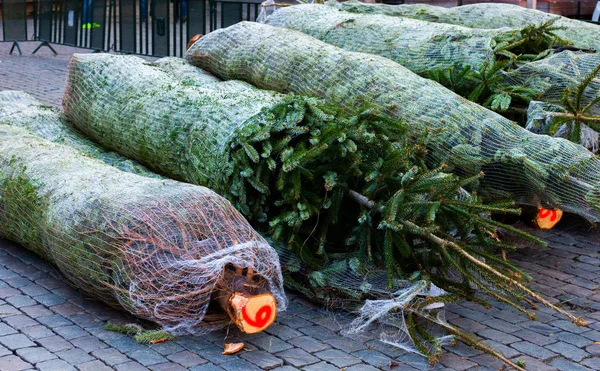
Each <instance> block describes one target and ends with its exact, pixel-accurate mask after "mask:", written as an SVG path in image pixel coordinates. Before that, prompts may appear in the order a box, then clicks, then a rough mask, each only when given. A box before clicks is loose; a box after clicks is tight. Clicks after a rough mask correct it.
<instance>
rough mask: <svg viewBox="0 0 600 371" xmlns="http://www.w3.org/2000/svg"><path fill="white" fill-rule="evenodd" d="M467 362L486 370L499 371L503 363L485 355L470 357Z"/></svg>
mask: <svg viewBox="0 0 600 371" xmlns="http://www.w3.org/2000/svg"><path fill="white" fill-rule="evenodd" d="M469 360H470V361H472V362H475V363H476V364H478V365H480V366H482V367H484V368H485V369H488V370H500V369H501V368H502V367H504V362H502V361H500V360H499V359H497V358H495V357H492V356H491V355H489V354H485V353H484V354H481V355H478V356H475V357H471V358H469Z"/></svg>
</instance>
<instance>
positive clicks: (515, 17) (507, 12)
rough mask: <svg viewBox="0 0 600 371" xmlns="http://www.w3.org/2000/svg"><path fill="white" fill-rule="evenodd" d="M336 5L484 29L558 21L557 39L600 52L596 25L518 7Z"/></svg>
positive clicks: (356, 3)
mask: <svg viewBox="0 0 600 371" xmlns="http://www.w3.org/2000/svg"><path fill="white" fill-rule="evenodd" d="M333 5H334V6H336V7H337V6H339V7H340V8H341V9H342V10H345V11H348V12H353V13H370V14H385V15H390V16H398V17H408V18H415V19H420V20H423V21H428V22H437V23H448V24H455V25H459V26H465V27H471V28H483V29H491V28H502V27H510V28H523V27H527V26H530V25H539V24H541V23H545V22H548V21H551V20H555V23H554V25H555V26H558V27H563V28H564V29H563V30H559V31H556V34H557V35H558V36H560V37H561V38H563V39H565V40H567V41H569V42H570V43H572V44H573V46H575V47H578V48H584V49H587V48H591V49H597V50H600V32H599V31H600V27H598V26H597V25H594V24H591V23H586V22H583V21H578V20H574V19H569V18H566V17H561V16H557V15H554V14H548V13H544V12H541V11H538V10H534V9H527V8H524V7H521V6H518V5H510V4H490V3H485V4H472V5H464V6H458V7H454V8H443V7H438V6H432V5H427V4H414V5H385V4H365V3H361V2H359V1H352V0H351V1H347V2H344V3H341V4H339V5H338V4H335V3H333Z"/></svg>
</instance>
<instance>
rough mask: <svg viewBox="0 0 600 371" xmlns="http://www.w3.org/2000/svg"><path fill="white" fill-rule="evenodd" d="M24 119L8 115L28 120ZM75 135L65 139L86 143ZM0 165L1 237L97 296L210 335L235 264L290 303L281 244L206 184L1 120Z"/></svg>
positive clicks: (179, 330) (167, 325)
mask: <svg viewBox="0 0 600 371" xmlns="http://www.w3.org/2000/svg"><path fill="white" fill-rule="evenodd" d="M18 102H19V104H21V103H23V104H30V107H33V106H35V104H36V103H35V101H29V102H26V99H23V100H20V101H18ZM3 112H5V111H3ZM53 114H54V113H53V112H52V111H49V112H45V113H44V115H43V117H44V119H45V120H46V121H45V124H44V125H47V124H49V123H50V121H51V120H53V118H52V117H51V116H52V115H53ZM24 115H25V117H22V116H20V115H18V114H16V113H13V114H12V115H10V117H5V116H4V117H2V119H1V120H6V121H9V122H10V121H11V120H12V121H13V122H15V121H16V122H17V125H19V126H28V125H22V121H26V120H28V118H27V117H26V116H27V113H25V114H24ZM11 117H12V119H11ZM19 121H20V122H19ZM56 122H58V121H56ZM39 123H40V122H39V121H38V124H39ZM59 124H60V123H59ZM52 125H53V124H52V123H50V124H49V126H46V127H47V129H48V131H50V132H55V133H59V132H61V131H63V132H66V130H65V129H64V128H63V129H61V128H59V127H58V126H54V127H52ZM69 135H70V134H69ZM78 140H79V139H75V138H70V139H68V140H66V142H70V143H71V144H74V145H75V146H79V147H81V146H83V147H87V146H89V143H83V144H82V143H77V141H78ZM97 152H98V153H100V152H102V151H101V150H99V149H98V150H97ZM88 155H89V152H88ZM0 167H1V168H2V171H1V172H0V200H1V202H0V235H2V236H4V237H6V238H9V239H12V240H14V241H16V242H18V243H20V244H22V245H23V246H25V247H27V248H28V249H30V250H32V251H34V252H36V253H38V254H39V255H41V256H42V257H44V258H46V259H48V260H49V261H51V262H52V263H53V264H55V265H56V266H57V268H58V269H59V271H60V272H61V273H62V274H63V275H64V276H65V277H66V278H67V279H69V281H71V283H72V284H73V285H74V286H76V287H78V288H80V289H81V290H83V291H85V292H86V293H88V294H89V295H92V296H93V297H96V298H98V299H100V300H103V301H105V302H106V303H108V304H110V305H113V306H115V307H122V308H125V309H126V310H127V311H129V312H130V313H132V314H134V315H136V316H139V317H142V318H146V319H149V320H151V321H154V322H156V323H158V324H160V325H161V326H163V328H164V329H165V330H167V331H170V332H173V333H174V334H186V333H193V334H198V333H203V332H207V331H210V330H212V329H214V328H216V327H220V326H222V325H223V323H224V322H223V318H220V319H219V321H215V322H210V321H208V322H207V321H204V319H205V315H206V312H207V309H208V305H209V303H210V301H211V297H212V295H214V294H215V293H216V292H218V290H224V292H226V290H227V287H224V286H223V282H222V281H223V277H224V275H225V271H226V269H229V267H230V265H233V266H235V267H243V268H251V269H253V271H254V277H255V281H256V283H257V284H260V285H263V286H264V287H266V288H268V289H269V291H270V292H271V293H273V295H274V297H275V298H276V300H277V303H278V305H279V309H280V310H284V309H285V306H286V299H285V296H284V293H283V286H282V285H283V282H282V277H281V270H280V267H279V260H278V256H277V254H276V252H275V250H274V249H273V248H271V247H270V246H269V244H268V243H267V242H266V241H265V240H264V239H263V238H262V237H261V236H260V235H258V234H257V233H256V232H255V231H254V230H253V229H252V227H250V225H249V224H248V222H247V221H246V220H245V219H244V218H243V217H242V216H241V215H240V214H239V213H238V212H237V211H236V210H235V209H234V208H233V207H232V205H231V204H230V203H229V202H228V201H227V200H225V199H223V198H222V197H220V196H219V195H217V194H216V193H214V192H213V191H211V190H209V189H207V188H203V187H199V186H193V185H189V184H184V183H179V182H176V181H171V180H161V179H152V178H148V177H142V176H139V175H135V174H131V173H126V172H122V171H119V170H117V169H115V168H113V167H111V166H108V165H106V164H104V163H102V162H99V161H97V160H95V159H92V158H90V157H88V156H84V155H82V153H81V152H79V151H77V150H75V149H73V148H70V147H67V146H64V145H60V144H55V143H52V142H49V141H47V140H44V139H42V138H40V137H38V136H35V135H33V134H31V133H30V132H28V131H26V130H25V129H23V128H19V127H16V126H6V125H2V126H0Z"/></svg>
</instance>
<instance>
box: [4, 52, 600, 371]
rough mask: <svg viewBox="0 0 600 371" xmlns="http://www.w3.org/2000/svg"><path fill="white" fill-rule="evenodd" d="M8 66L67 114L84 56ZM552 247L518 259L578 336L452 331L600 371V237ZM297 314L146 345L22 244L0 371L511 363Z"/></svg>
mask: <svg viewBox="0 0 600 371" xmlns="http://www.w3.org/2000/svg"><path fill="white" fill-rule="evenodd" d="M35 46H36V43H24V44H23V51H24V53H25V54H24V55H23V56H18V55H13V56H8V49H9V47H10V43H0V90H5V89H20V90H25V91H28V92H30V93H32V94H33V95H35V96H37V97H38V98H39V99H41V100H42V101H44V102H46V103H48V104H54V105H59V104H60V96H61V93H62V90H63V86H64V78H65V70H66V65H67V62H68V57H69V55H70V54H71V53H73V52H85V51H84V50H81V49H73V48H68V47H61V46H57V47H56V49H57V50H58V51H59V53H60V54H59V55H58V56H57V57H54V56H52V54H51V53H50V51H49V50H44V49H42V51H40V52H39V54H38V55H36V56H31V55H29V54H28V53H30V52H31V50H33V48H35ZM538 234H539V235H540V236H542V237H544V238H545V239H546V240H548V241H549V242H550V246H549V247H548V248H541V247H523V248H521V249H519V250H518V252H515V253H512V254H511V255H510V258H511V260H513V261H515V262H516V263H517V265H519V266H521V267H522V268H524V269H525V270H526V271H527V272H529V273H530V274H531V276H532V277H533V279H534V280H533V283H532V284H531V287H533V288H535V289H536V290H539V291H541V292H542V293H543V294H545V296H546V297H549V298H551V299H552V301H553V302H561V303H563V305H564V306H565V307H567V308H569V309H571V310H572V311H573V312H574V313H575V314H577V315H580V316H583V317H584V318H585V319H586V320H588V322H589V327H577V326H575V325H573V324H571V323H570V322H569V321H567V320H566V319H565V318H564V317H562V316H561V315H558V314H556V313H553V312H550V311H549V310H547V309H545V308H541V309H540V310H539V311H538V320H537V321H530V320H528V319H527V318H526V317H525V316H524V315H522V314H520V313H518V312H516V311H515V310H513V309H512V308H510V307H506V306H504V305H501V304H494V305H493V307H492V308H491V309H489V310H485V309H483V308H481V307H479V306H477V305H474V304H473V303H469V302H461V303H458V304H451V305H450V306H449V309H448V312H447V318H448V320H449V322H450V323H452V324H454V325H456V326H458V327H460V328H462V329H464V330H467V331H469V332H472V333H475V334H477V335H478V336H479V337H481V338H483V339H485V340H486V342H487V343H488V344H490V345H491V346H492V347H493V348H495V349H497V350H499V351H501V352H503V353H504V354H505V355H507V356H508V357H510V358H511V359H513V360H522V361H523V362H524V364H525V367H526V368H527V369H528V370H600V233H599V232H598V230H590V229H589V227H588V226H587V225H586V224H585V223H583V222H578V223H573V222H572V223H568V222H567V223H563V224H562V225H560V227H559V228H557V229H555V230H552V231H548V232H543V233H541V232H540V233H538ZM288 296H289V299H290V306H289V310H288V311H287V312H285V313H281V314H279V316H278V319H277V321H276V323H275V324H274V325H273V326H271V327H270V328H269V329H267V330H266V331H265V332H263V333H261V334H256V335H250V336H242V335H240V334H239V333H238V332H237V330H235V329H234V328H232V327H230V328H228V329H224V330H222V331H219V332H214V333H211V334H209V335H206V336H202V337H192V336H185V337H179V338H177V339H175V340H174V341H171V342H168V343H162V344H156V345H139V344H137V343H135V342H134V341H133V340H132V339H130V338H128V337H127V336H125V335H122V334H118V333H114V332H109V331H106V330H105V329H104V328H103V326H104V324H105V323H106V321H107V320H110V321H113V322H124V321H128V322H130V321H133V320H134V319H133V318H130V317H128V316H127V315H125V314H124V313H122V312H118V311H116V310H113V309H111V308H109V307H107V306H105V305H103V304H101V303H99V302H96V301H94V300H91V299H89V298H87V297H86V296H85V295H83V294H82V293H80V292H79V291H77V290H75V289H72V288H70V287H69V286H68V285H67V283H66V282H65V281H64V280H63V279H62V278H61V276H60V275H59V274H58V273H57V272H56V271H55V270H54V269H53V268H52V266H51V265H50V264H48V263H46V262H44V261H42V260H41V259H40V258H38V257H37V256H35V255H34V254H32V253H29V252H27V251H26V250H25V249H24V248H22V247H20V246H19V245H16V244H14V243H12V242H8V241H5V240H0V370H1V371H11V370H24V369H31V368H36V369H39V370H60V371H64V370H73V369H79V370H110V369H116V370H127V371H129V370H132V371H135V370H146V369H150V370H183V369H190V370H197V371H200V370H207V371H208V370H222V369H225V370H244V371H250V370H254V369H278V370H294V369H304V370H325V371H326V370H336V369H345V370H348V371H368V370H375V369H378V368H379V369H384V370H388V369H393V370H415V369H418V370H427V369H432V370H497V369H498V368H500V367H501V366H502V364H501V363H500V362H499V361H497V360H494V359H493V358H491V357H490V356H488V355H485V354H483V353H482V352H479V351H477V350H473V349H471V348H468V347H466V346H465V345H464V344H460V343H459V344H457V345H456V346H450V347H448V348H447V352H446V353H445V355H444V356H443V357H442V359H441V361H440V363H438V364H437V365H435V366H429V365H428V364H427V362H426V361H425V360H424V359H423V358H422V357H420V356H418V355H414V354H410V353H406V352H405V351H402V350H400V349H396V348H392V347H389V346H387V345H385V344H383V343H381V342H380V341H379V340H377V339H376V336H375V334H366V335H364V336H360V337H352V338H346V337H344V336H342V335H340V329H342V328H343V327H344V326H346V325H347V324H348V323H349V321H350V320H351V318H352V317H351V316H350V315H348V314H345V313H332V312H326V311H325V310H323V309H320V308H319V307H317V306H315V305H313V304H311V303H310V302H309V301H307V300H306V299H304V298H302V297H301V296H298V295H295V294H293V293H289V294H288ZM238 338H240V339H241V340H243V341H244V342H245V343H246V350H245V351H242V352H241V353H238V354H236V355H229V356H224V355H222V354H221V351H222V347H223V344H224V342H232V341H236V340H237V339H238Z"/></svg>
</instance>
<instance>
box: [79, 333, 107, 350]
mask: <svg viewBox="0 0 600 371" xmlns="http://www.w3.org/2000/svg"><path fill="white" fill-rule="evenodd" d="M71 343H73V345H75V346H76V347H77V348H80V349H83V350H84V351H86V352H88V353H89V352H93V351H94V350H98V349H103V348H107V347H108V345H106V344H105V343H103V342H102V341H100V340H99V339H98V338H96V337H94V336H91V335H86V336H82V337H78V338H75V339H72V340H71Z"/></svg>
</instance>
